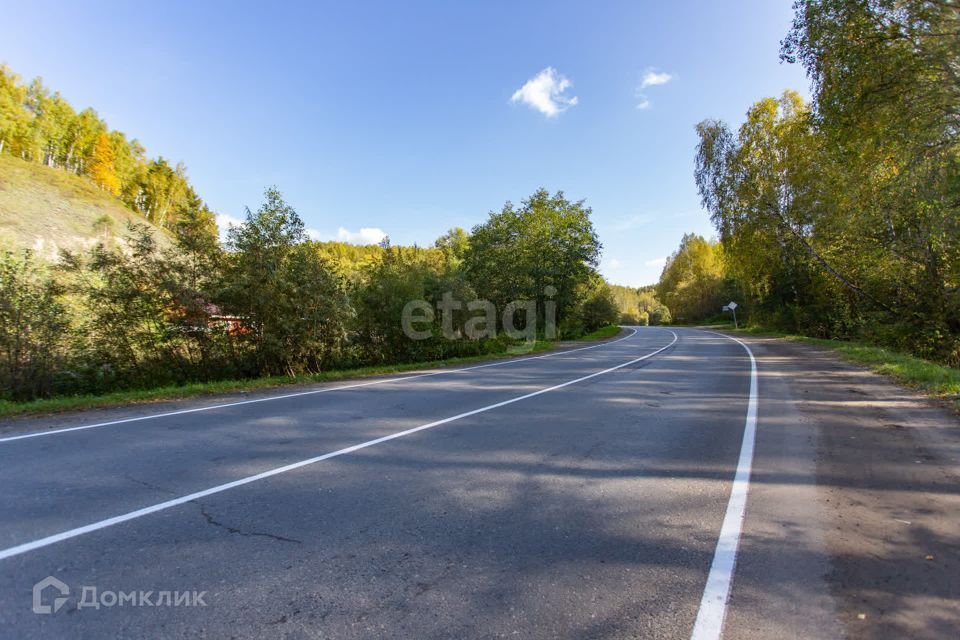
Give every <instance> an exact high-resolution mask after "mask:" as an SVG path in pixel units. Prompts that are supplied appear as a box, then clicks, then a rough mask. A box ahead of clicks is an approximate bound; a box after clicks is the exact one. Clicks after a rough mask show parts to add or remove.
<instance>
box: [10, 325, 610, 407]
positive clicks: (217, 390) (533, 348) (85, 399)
mask: <svg viewBox="0 0 960 640" xmlns="http://www.w3.org/2000/svg"><path fill="white" fill-rule="evenodd" d="M619 331H620V328H619V327H616V326H610V327H604V328H602V329H599V330H597V331H594V332H593V333H591V334H589V335H586V336H584V337H582V338H580V341H589V340H603V339H605V338H609V337H611V336H614V335H616V334H617V333H618V332H619ZM558 345H559V343H558V342H549V341H544V340H537V341H536V342H534V343H533V344H532V345H530V344H520V345H516V346H514V347H510V348H509V349H508V350H507V352H506V353H500V354H488V355H478V356H468V357H461V358H448V359H446V360H432V361H429V362H410V363H404V364H392V365H379V366H372V367H360V368H356V369H337V370H332V371H324V372H321V373H317V374H312V375H304V376H272V377H265V378H252V379H249V380H220V381H217V382H195V383H190V384H185V385H180V386H169V387H158V388H156V389H133V390H129V391H116V392H113V393H107V394H104V395H99V396H95V395H81V396H62V397H57V398H43V399H40V400H31V401H29V402H11V401H9V400H0V418H9V417H13V416H23V415H35V414H50V413H61V412H64V411H79V410H84V409H103V408H107V407H116V406H121V405H128V404H141V403H148V402H160V401H163V400H182V399H184V398H193V397H197V396H206V395H218V394H225V393H236V392H241V391H258V390H263V389H273V388H276V387H283V386H289V385H298V384H310V383H316V382H336V381H338V380H347V379H354V378H369V377H372V376H380V375H388V374H392V373H405V372H408V371H419V370H424V369H433V368H436V367H443V366H451V365H459V364H470V363H474V362H484V361H489V360H500V359H504V358H514V357H520V356H524V355H528V354H531V353H540V352H543V351H550V350H551V349H555V348H556V347H557V346H558Z"/></svg>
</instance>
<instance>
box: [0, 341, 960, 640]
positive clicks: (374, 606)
mask: <svg viewBox="0 0 960 640" xmlns="http://www.w3.org/2000/svg"><path fill="white" fill-rule="evenodd" d="M631 331H632V330H631ZM761 349H763V350H766V349H767V348H766V347H761ZM787 362H789V359H788V360H787ZM758 363H759V371H760V374H761V375H760V385H759V389H758V391H759V393H758V394H757V395H756V396H755V398H756V400H757V401H758V406H759V423H758V424H757V434H758V435H757V447H758V448H757V450H756V453H755V454H754V452H753V451H752V448H751V445H752V443H753V433H752V427H751V420H750V415H751V411H749V408H750V398H751V387H752V378H751V356H750V355H749V353H748V349H747V348H745V345H741V344H738V343H737V342H735V341H733V340H732V339H730V338H728V337H724V336H720V335H717V334H711V333H707V332H700V331H696V330H688V329H675V330H668V329H664V328H642V329H639V330H637V331H636V332H635V333H633V334H631V335H627V336H626V337H625V338H623V339H619V340H617V341H613V342H608V343H604V344H602V345H596V346H594V347H592V348H586V349H577V350H572V351H566V352H560V353H551V354H548V355H547V356H544V357H534V358H527V359H521V360H513V361H500V362H496V363H493V364H492V365H489V366H479V367H467V368H463V369H447V370H442V371H437V372H430V373H428V374H418V375H410V376H403V377H397V378H386V379H376V380H367V381H362V382H360V383H358V384H355V385H352V384H349V383H338V384H334V385H326V386H318V387H313V388H310V389H308V390H307V392H306V393H304V392H295V393H294V394H291V393H290V392H285V393H284V392H276V391H275V392H272V393H263V394H259V395H251V396H244V397H232V398H226V399H220V400H203V401H191V402H183V403H169V404H168V405H165V406H150V407H135V408H126V409H118V410H111V411H100V412H93V413H84V414H77V415H72V416H64V417H58V418H56V419H52V418H46V419H33V420H27V421H18V422H16V423H11V424H9V425H7V426H6V427H4V428H2V429H0V509H2V518H0V636H2V637H4V638H7V637H9V638H18V639H19V638H51V637H54V638H56V637H70V638H76V637H81V638H106V637H130V638H140V637H191V638H192V637H213V638H232V637H237V638H247V637H268V638H272V637H287V638H318V637H319V638H379V637H396V638H474V637H476V638H488V637H501V636H510V637H518V638H587V637H641V638H690V637H691V636H693V637H696V638H700V639H703V638H710V637H717V633H718V632H719V622H720V621H721V620H723V618H724V616H725V617H726V626H725V627H724V630H723V634H724V637H728V638H729V637H744V638H771V637H838V636H842V635H845V634H848V633H849V632H850V629H851V628H854V627H851V626H850V625H856V624H857V623H856V622H851V621H850V619H848V618H849V617H850V616H851V615H855V612H854V611H852V610H850V611H848V610H847V608H846V607H845V605H843V604H842V602H841V600H842V595H843V594H842V593H838V592H837V591H836V590H835V589H834V587H835V584H832V582H831V580H833V582H836V580H834V579H833V578H831V577H830V576H831V575H832V574H831V571H832V568H833V567H834V566H835V565H834V564H832V563H833V562H834V560H833V559H832V557H831V549H832V547H831V545H832V544H833V543H832V542H831V540H829V539H828V537H827V534H826V533H824V532H825V531H826V530H827V529H829V528H830V526H832V525H830V522H831V521H830V517H832V516H828V515H824V513H823V509H822V502H821V500H820V495H819V494H818V493H817V491H818V489H817V474H818V469H819V467H818V463H817V460H816V455H815V453H816V451H815V449H816V444H815V442H814V440H813V439H812V436H810V434H809V433H807V432H805V431H802V430H804V429H807V430H809V429H811V426H810V423H809V421H807V420H805V419H804V418H803V416H801V415H800V413H799V411H800V410H799V409H798V403H799V402H800V401H801V400H800V399H798V398H796V397H794V396H793V395H792V390H790V389H786V387H783V385H784V384H786V383H785V382H784V381H783V380H780V379H778V378H777V377H776V376H774V377H772V378H770V384H769V387H768V386H767V384H766V382H765V380H766V379H765V378H764V374H765V373H766V374H767V375H769V374H770V372H773V373H774V374H776V373H777V372H778V371H780V370H781V369H782V368H783V367H785V366H787V365H786V364H785V363H784V362H780V361H779V360H778V359H776V358H773V357H769V358H762V357H759V355H758ZM778 385H780V386H779V387H778ZM768 388H769V391H770V393H771V394H772V395H771V398H772V399H771V401H770V402H769V403H767V404H765V391H766V390H767V389H768ZM754 389H755V390H757V388H756V387H754ZM278 396H283V397H278ZM767 424H769V425H776V428H774V429H768V431H766V432H765V431H764V428H765V425H767ZM745 435H746V436H747V437H746V438H745V437H744V436H745ZM25 436H26V437H25ZM738 465H739V470H740V474H739V481H738V482H735V481H734V480H735V477H738V476H737V470H738ZM750 465H753V467H754V472H753V477H754V486H752V487H751V488H750V494H749V495H750V501H749V503H748V504H749V507H748V508H747V513H746V519H745V520H743V522H742V529H741V520H740V518H739V516H740V515H742V507H743V505H742V500H743V499H745V498H746V497H747V495H748V493H747V488H748V487H747V483H746V480H747V479H749V478H750V477H751V475H750V474H749V473H745V472H749V471H750ZM768 468H772V473H783V474H786V473H789V474H790V481H789V482H782V481H781V479H780V478H777V479H775V481H773V480H770V478H769V477H768V476H766V475H763V474H766V473H767V469H768ZM757 478H759V481H760V482H762V483H763V485H764V486H763V487H762V488H761V490H760V491H759V492H755V486H756V483H757V481H758V480H757ZM951 486H952V485H951ZM946 493H947V494H949V491H947V492H946ZM755 495H756V499H755ZM738 500H739V502H738ZM755 505H759V506H755ZM725 517H726V521H725ZM791 523H792V524H791ZM943 543H944V545H945V548H948V547H949V545H950V544H952V543H953V538H951V537H950V535H949V534H948V535H947V536H946V537H945V538H944V540H943ZM777 548H779V551H780V553H779V554H778V553H777ZM738 550H739V553H740V556H739V561H738V562H739V563H738V565H737V570H736V572H734V571H732V562H733V554H734V553H735V552H737V551H738ZM799 550H803V551H804V552H805V555H803V556H802V557H801V558H797V557H795V555H791V553H793V554H796V552H798V551H799ZM939 557H940V558H941V559H943V558H944V557H945V556H944V555H940V556H939ZM788 559H789V560H788ZM926 563H927V564H926V565H924V564H923V563H922V562H921V563H920V564H921V565H922V567H921V568H922V569H926V570H929V564H930V561H929V560H928V561H926ZM711 567H713V569H712V570H711ZM47 576H53V577H55V578H56V579H58V580H60V581H62V583H63V584H64V585H66V586H67V587H68V588H69V593H68V594H66V595H65V596H64V599H63V600H62V601H61V605H60V607H59V610H57V611H56V612H51V613H36V612H34V610H33V606H34V604H40V606H41V607H43V606H50V608H51V609H52V608H53V607H54V606H56V602H55V600H54V598H55V597H56V596H58V595H59V594H58V593H56V591H57V586H56V585H54V586H50V587H48V588H47V589H45V590H44V592H43V593H42V594H41V596H42V597H41V598H40V600H39V602H38V603H35V602H34V600H33V587H34V585H35V584H36V583H38V582H39V581H41V580H43V579H44V578H46V577H47ZM731 579H732V584H733V590H732V592H731V593H730V594H729V596H730V597H729V603H730V604H729V605H725V603H726V602H727V601H728V598H727V595H728V594H727V591H726V590H725V589H727V588H728V587H729V586H730V584H731ZM945 580H946V582H945V583H944V585H945V586H944V587H943V589H941V591H943V593H936V594H934V595H935V596H936V597H942V598H946V599H947V602H948V603H949V598H950V597H952V595H951V594H952V593H953V592H952V591H950V590H951V589H955V587H956V579H951V578H949V577H948V578H946V579H945ZM94 589H96V593H97V595H96V598H95V599H94V598H93V597H92V595H93V590H94ZM147 592H149V594H148V595H144V594H147ZM192 593H195V594H200V599H199V600H198V601H194V600H192V599H190V598H192V596H190V594H192ZM130 594H134V595H133V596H131V595H130ZM178 594H188V596H190V598H188V599H183V600H180V599H178ZM94 601H96V602H97V603H98V604H99V605H100V606H99V607H95V606H85V605H89V604H92V603H94ZM188 602H189V604H190V605H191V606H187V603H188ZM173 605H177V606H173ZM927 606H929V601H927ZM947 606H948V607H949V604H948V605H947ZM698 615H699V622H698ZM872 615H873V613H872V611H871V616H872ZM946 615H947V616H948V617H947V623H948V624H949V611H947V614H946ZM856 620H859V618H856ZM695 623H697V627H696V629H695ZM940 628H949V627H940Z"/></svg>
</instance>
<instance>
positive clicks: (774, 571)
mask: <svg viewBox="0 0 960 640" xmlns="http://www.w3.org/2000/svg"><path fill="white" fill-rule="evenodd" d="M745 341H746V342H748V344H749V345H750V346H751V348H752V349H753V350H754V354H755V355H756V357H757V359H758V365H759V371H760V382H759V385H760V421H759V431H758V440H757V449H756V454H755V462H754V475H753V479H752V484H751V491H750V496H749V500H748V506H747V521H746V523H745V529H744V531H745V533H744V538H743V540H742V542H741V552H740V560H739V565H738V567H737V573H736V577H735V580H734V590H733V594H732V598H731V611H730V614H729V619H728V624H727V634H726V637H733V638H737V637H765V638H814V637H824V638H827V637H829V638H835V637H850V638H868V637H869V638H895V637H896V638H899V637H911V638H943V637H952V635H955V634H956V630H957V629H958V628H960V607H958V605H957V602H958V601H960V557H958V556H960V552H958V550H960V529H958V526H957V516H956V514H957V513H960V472H958V470H960V421H958V419H957V417H956V416H955V415H954V414H953V413H952V412H950V411H948V410H947V409H945V408H943V407H942V406H939V405H938V404H937V403H935V402H934V401H931V400H928V399H926V398H924V397H922V396H920V395H918V394H916V393H914V392H911V391H908V390H906V389H903V388H901V387H898V386H896V385H894V384H892V383H891V382H890V381H888V380H887V379H886V378H884V377H883V376H880V375H877V374H874V373H871V372H870V371H867V370H865V369H862V368H859V367H857V366H855V365H852V364H849V363H846V362H843V361H841V360H840V359H838V358H837V357H836V355H835V354H832V353H830V352H828V351H825V350H822V349H819V348H816V347H813V346H810V345H805V344H800V343H795V342H788V341H784V340H778V339H775V338H757V337H751V338H746V339H745ZM828 595H829V597H828Z"/></svg>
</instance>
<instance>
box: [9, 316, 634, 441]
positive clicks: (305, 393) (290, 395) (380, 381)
mask: <svg viewBox="0 0 960 640" xmlns="http://www.w3.org/2000/svg"><path fill="white" fill-rule="evenodd" d="M631 331H633V333H631V334H630V335H628V336H624V337H622V338H617V339H616V340H610V341H607V342H601V343H600V344H594V345H590V346H589V347H577V348H576V349H564V350H562V351H554V352H552V353H546V354H544V355H540V356H530V357H527V358H511V359H509V360H502V361H500V362H490V363H487V364H478V365H473V366H470V367H460V368H456V369H440V370H436V371H427V372H426V373H416V374H413V375H409V376H398V377H394V378H380V379H377V380H370V381H368V382H355V383H352V384H342V385H338V386H336V387H323V388H322V389H312V390H310V391H298V392H297V393H285V394H283V395H279V396H268V397H266V398H256V399H254V400H240V401H237V402H225V403H222V404H215V405H210V406H208V407H195V408H193V409H180V410H177V411H167V412H165V413H154V414H150V415H146V416H136V417H133V418H123V419H121V420H110V421H109V422H97V423H95V424H84V425H80V426H77V427H65V428H63V429H48V430H46V431H34V432H32V433H24V434H20V435H16V436H7V437H5V438H0V444H2V443H4V442H13V441H15V440H26V439H28V438H40V437H42V436H52V435H56V434H58V433H69V432H71V431H84V430H86V429H96V428H97V427H109V426H111V425H115V424H126V423H128V422H139V421H141V420H153V419H154V418H168V417H170V416H180V415H184V414H187V413H197V412H200V411H213V410H215V409H225V408H227V407H237V406H240V405H244V404H255V403H258V402H270V401H271V400H286V399H288V398H298V397H300V396H312V395H316V394H318V393H328V392H330V391H344V390H346V389H357V388H359V387H372V386H374V385H378V384H388V383H391V382H404V381H406V380H415V379H417V378H426V377H429V376H439V375H443V374H449V373H459V372H461V371H473V370H475V369H485V368H487V367H501V366H503V365H508V364H516V363H518V362H526V361H527V360H541V359H543V358H552V357H554V356H561V355H564V354H567V353H574V352H576V351H587V350H589V349H598V348H600V347H606V346H610V345H611V344H616V343H617V342H622V341H623V340H626V339H628V338H632V337H633V336H635V335H636V334H637V330H636V329H631Z"/></svg>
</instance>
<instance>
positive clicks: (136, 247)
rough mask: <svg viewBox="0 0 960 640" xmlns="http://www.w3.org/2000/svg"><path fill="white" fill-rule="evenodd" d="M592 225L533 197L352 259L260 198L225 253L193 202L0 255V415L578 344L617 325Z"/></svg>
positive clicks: (560, 200) (559, 197) (539, 195)
mask: <svg viewBox="0 0 960 640" xmlns="http://www.w3.org/2000/svg"><path fill="white" fill-rule="evenodd" d="M590 213H591V211H590V209H589V207H587V206H586V205H585V204H584V203H583V202H582V201H580V202H572V201H569V200H567V199H566V198H565V197H564V195H563V194H562V193H560V192H557V193H554V194H551V193H548V192H547V191H546V190H539V191H537V192H536V193H535V194H533V195H532V196H531V197H530V198H529V199H527V200H524V201H523V202H522V203H521V204H520V205H519V206H515V205H513V204H512V203H509V202H508V203H507V204H506V205H505V206H504V207H503V209H502V210H501V211H496V212H493V213H491V214H490V215H489V218H488V219H487V221H486V222H484V223H482V224H479V225H477V226H475V227H474V228H473V229H472V231H471V232H470V233H468V232H466V231H464V230H462V229H453V230H451V231H450V232H448V233H446V234H444V236H443V237H441V238H439V239H438V240H437V241H436V243H435V244H434V246H432V247H429V248H422V247H416V246H413V247H400V246H392V245H391V244H390V243H389V240H387V241H384V242H383V243H382V244H381V245H379V246H373V247H354V246H350V245H344V244H340V243H322V242H314V241H312V240H310V239H309V238H308V237H307V235H306V231H305V229H304V225H303V222H302V221H301V219H300V217H299V215H298V214H297V212H296V211H295V210H294V209H293V208H292V207H291V206H290V205H288V204H287V203H286V202H285V201H284V200H283V198H282V196H281V195H280V193H279V191H277V190H276V189H274V188H270V189H267V190H266V192H265V198H264V202H263V204H262V205H261V206H260V207H259V208H258V209H257V210H256V211H249V210H248V211H247V216H246V220H245V221H244V222H243V224H241V225H239V226H237V227H234V228H231V230H230V231H229V239H228V242H227V244H226V246H222V245H221V243H220V241H219V239H218V235H217V228H216V225H215V224H213V221H212V218H211V217H210V215H209V211H208V210H207V208H206V207H205V206H204V205H203V203H202V202H201V201H200V199H199V198H198V197H195V196H193V197H191V198H189V199H187V200H184V201H183V202H181V203H180V204H179V205H178V206H177V208H176V210H175V212H174V215H173V216H172V218H171V219H172V220H175V222H174V223H172V224H171V226H170V227H169V229H168V232H163V233H164V236H163V237H162V238H161V237H158V233H159V232H158V231H157V229H156V227H150V226H148V225H146V224H132V225H130V227H129V229H128V232H127V234H126V237H125V238H124V239H123V240H122V241H119V242H118V241H115V240H111V239H109V238H106V239H103V240H102V241H100V242H98V243H96V244H95V246H93V247H92V248H90V249H86V250H80V251H63V252H61V254H60V256H59V259H58V260H57V261H55V262H51V261H46V260H43V259H40V258H39V257H38V256H36V255H35V254H33V253H32V252H31V251H25V250H13V249H10V250H5V251H0V400H2V401H4V402H5V404H4V405H3V406H2V407H0V412H2V413H6V414H10V413H15V412H18V411H21V410H28V407H32V408H31V409H30V410H34V409H36V410H40V409H39V408H41V407H45V408H46V410H55V409H57V408H58V407H59V408H67V407H80V406H84V407H86V406H97V405H98V403H99V401H96V400H92V399H91V398H90V397H91V396H105V398H104V402H106V403H116V402H125V401H137V400H141V399H148V398H150V399H153V398H164V397H182V396H183V395H192V394H194V393H211V392H212V393H216V392H222V391H227V390H235V389H245V388H259V387H261V386H275V385H277V384H288V383H291V382H301V381H312V380H326V379H338V378H340V377H344V376H347V375H368V374H370V373H387V372H393V371H399V370H406V368H407V367H410V366H413V365H415V364H417V363H431V364H436V363H444V362H446V363H449V362H456V361H464V360H463V359H464V358H467V359H469V358H476V357H489V356H497V355H509V354H511V353H515V352H518V351H520V352H529V351H530V350H536V349H543V348H548V347H549V346H550V345H549V344H548V343H546V342H544V341H543V340H545V339H550V340H557V339H576V338H578V337H581V336H584V335H587V334H589V333H591V332H593V331H596V330H598V329H600V328H602V327H606V326H607V325H610V324H611V323H612V322H615V321H616V320H617V319H618V311H617V307H616V303H615V301H614V299H613V295H612V292H611V289H610V287H609V285H607V284H606V283H605V282H604V281H603V279H602V278H601V277H600V276H599V274H598V273H597V271H596V265H597V261H598V258H599V255H600V243H599V241H598V239H597V236H596V233H595V232H594V230H593V225H592V222H591V220H590ZM168 236H169V237H168ZM478 299H483V300H488V301H490V303H492V305H494V306H493V308H494V312H491V314H490V315H485V314H481V316H484V317H483V318H482V319H484V320H486V323H485V324H486V325H487V326H485V327H484V331H481V332H479V336H477V332H476V331H473V332H471V331H470V330H468V326H469V324H470V323H471V322H473V323H474V325H475V324H476V322H477V314H476V313H474V312H471V311H470V310H468V309H467V308H466V306H465V305H466V303H467V302H471V301H473V300H478ZM415 300H422V301H425V302H426V303H427V304H428V305H429V306H430V307H431V308H434V309H439V308H440V306H441V305H444V304H447V303H448V302H450V301H452V302H450V304H452V305H453V306H451V307H450V309H451V310H450V312H448V313H441V312H439V311H438V312H437V313H435V314H434V315H433V317H432V318H430V319H428V320H426V322H425V323H424V322H421V325H420V326H419V327H418V329H419V330H420V331H421V336H422V337H421V338H420V339H411V337H409V336H408V335H407V334H405V333H404V329H403V326H402V322H401V318H402V315H403V310H404V307H405V305H407V303H409V302H411V301H415ZM515 300H520V301H531V304H532V306H531V308H530V309H520V310H519V311H518V312H517V313H514V314H513V316H512V320H513V322H512V324H513V327H515V328H516V329H519V330H521V331H522V333H524V334H525V335H524V336H523V337H522V338H521V337H518V336H517V335H516V334H515V333H514V334H513V335H511V334H509V333H508V332H505V331H504V328H505V327H504V325H505V321H504V316H503V315H502V314H503V312H504V310H505V309H507V308H508V303H510V302H512V301H515ZM548 308H549V309H551V311H550V317H551V318H553V319H555V323H556V331H554V332H552V333H551V334H547V333H546V331H545V328H546V326H547V309H548ZM474 328H475V327H474ZM608 331H609V330H608ZM603 335H606V334H603ZM468 336H473V337H468ZM601 337H602V336H601ZM261 378H262V380H261ZM251 381H255V382H251ZM157 390H158V391H157ZM108 394H114V395H110V396H109V397H106V396H108ZM51 399H52V400H51ZM38 400H39V401H40V403H39V404H33V405H23V406H22V407H20V408H18V407H19V405H18V404H17V403H30V402H36V401H38ZM44 402H47V403H48V404H44Z"/></svg>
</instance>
